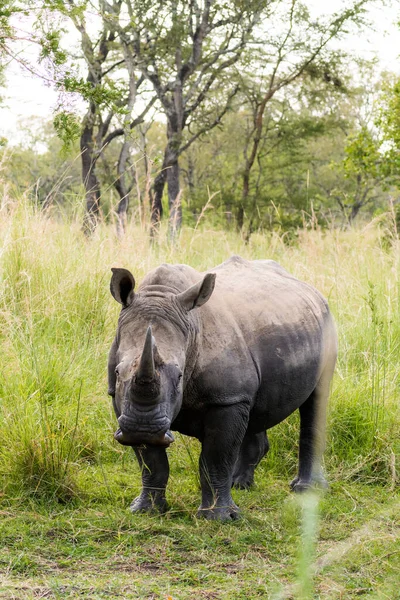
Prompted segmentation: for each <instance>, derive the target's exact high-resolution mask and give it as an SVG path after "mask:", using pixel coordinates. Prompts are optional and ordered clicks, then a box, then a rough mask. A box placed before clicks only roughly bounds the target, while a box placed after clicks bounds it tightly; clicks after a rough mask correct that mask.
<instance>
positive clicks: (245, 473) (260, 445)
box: [232, 431, 269, 490]
mask: <svg viewBox="0 0 400 600" xmlns="http://www.w3.org/2000/svg"><path fill="white" fill-rule="evenodd" d="M268 449H269V442H268V438H267V434H266V433H265V432H264V431H262V432H261V433H249V432H246V435H245V436H244V439H243V442H242V445H241V448H240V452H239V457H238V459H237V461H236V465H235V471H234V474H233V481H232V487H235V488H238V489H241V490H247V489H249V487H250V486H251V485H253V483H254V471H255V468H256V466H257V465H258V463H259V462H260V460H261V459H262V458H263V456H265V455H266V454H267V452H268Z"/></svg>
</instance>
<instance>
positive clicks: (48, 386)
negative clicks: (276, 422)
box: [0, 200, 400, 502]
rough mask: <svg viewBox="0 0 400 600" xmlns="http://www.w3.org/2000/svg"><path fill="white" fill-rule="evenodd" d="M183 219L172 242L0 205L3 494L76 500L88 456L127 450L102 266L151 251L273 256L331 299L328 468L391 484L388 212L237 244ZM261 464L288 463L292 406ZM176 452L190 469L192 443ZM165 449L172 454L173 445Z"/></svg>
mask: <svg viewBox="0 0 400 600" xmlns="http://www.w3.org/2000/svg"><path fill="white" fill-rule="evenodd" d="M206 227H207V218H206V216H205V217H204V220H203V223H202V225H201V226H199V227H198V228H197V229H195V230H190V229H184V230H183V231H182V232H181V234H180V236H179V238H178V239H177V240H176V241H175V244H174V245H173V246H172V245H170V244H169V243H168V240H167V236H166V234H165V232H164V231H161V233H160V238H159V240H158V242H157V243H153V244H150V242H149V236H148V233H147V232H146V231H145V230H144V229H143V228H141V227H138V226H135V225H134V224H130V225H129V226H128V230H127V232H126V235H125V237H124V238H123V239H121V240H118V239H117V238H116V236H115V234H114V231H113V230H112V229H111V228H110V227H107V226H106V225H102V226H100V227H99V228H98V230H97V231H96V233H95V234H94V236H93V238H92V239H90V240H88V239H86V238H85V237H84V236H83V234H82V232H81V230H80V224H79V222H72V223H68V224H67V223H60V222H57V221H56V220H54V219H52V218H51V217H49V216H47V217H46V216H43V215H41V214H40V213H39V212H37V211H36V210H35V209H34V208H32V206H30V205H29V204H28V203H26V202H24V201H22V200H21V202H20V203H18V204H6V205H4V206H3V208H2V209H1V211H0V277H1V286H0V348H1V362H2V364H1V374H0V403H1V404H0V478H1V483H2V488H3V490H4V491H5V497H26V496H35V497H39V498H41V497H43V498H47V499H48V498H51V499H55V500H57V501H59V502H65V501H68V500H70V499H72V498H76V497H79V494H80V493H81V492H82V491H84V490H82V489H81V488H82V484H80V486H79V485H78V483H77V482H78V481H79V482H81V481H82V477H81V476H79V474H82V472H84V470H85V469H86V468H87V465H88V464H91V463H101V462H104V461H105V462H107V461H115V462H116V463H118V461H120V459H121V456H122V454H123V452H124V450H123V449H121V448H119V447H116V445H115V444H114V443H113V441H112V431H113V429H114V427H115V423H114V418H113V415H112V413H111V409H110V403H109V400H108V398H107V396H106V390H107V383H106V363H107V353H108V349H109V347H110V344H111V341H112V338H113V335H114V331H115V325H116V320H117V315H118V306H117V305H116V303H115V302H114V301H113V300H112V298H111V296H110V294H109V291H108V285H109V277H110V267H111V266H117V265H119V266H125V267H128V268H130V269H131V270H132V272H133V273H134V275H135V278H136V280H137V281H140V279H141V278H142V277H143V276H144V274H145V273H146V272H147V271H148V270H149V269H151V268H153V267H155V266H156V265H157V264H159V263H160V262H184V263H188V264H190V265H192V266H193V267H195V268H197V269H200V270H207V269H208V268H210V267H212V266H214V265H216V264H218V263H220V262H222V261H223V260H225V259H226V258H227V257H229V256H230V255H231V254H233V253H238V254H241V255H242V256H243V257H245V258H272V259H275V260H278V261H279V262H280V263H281V264H282V265H283V266H284V267H286V268H287V269H288V270H289V271H290V272H292V273H293V274H294V275H296V276H298V277H299V278H301V279H303V280H306V281H308V282H310V283H312V284H313V285H315V286H316V287H317V288H318V289H319V290H320V291H321V292H322V293H324V294H325V296H326V297H327V298H328V299H329V303H330V306H331V309H332V311H333V313H334V316H335V318H336V322H337V326H338V331H339V338H340V355H339V361H338V366H337V374H336V377H335V381H334V385H333V393H332V400H331V409H330V415H329V438H328V448H327V453H326V468H327V470H328V472H329V475H330V478H331V479H332V478H333V479H335V478H363V479H364V480H367V481H370V482H371V483H383V484H393V481H394V478H395V475H396V469H397V468H398V456H399V436H398V431H399V423H400V414H399V401H398V397H399V387H400V377H399V369H400V366H399V365H400V314H399V313H400V306H399V298H400V296H399V251H400V246H399V242H398V239H397V235H395V232H394V231H393V227H391V225H390V220H388V221H382V222H380V223H378V222H375V223H372V224H370V225H369V226H368V227H364V229H362V230H359V231H355V230H350V231H337V230H332V231H321V230H318V229H311V230H307V229H305V230H303V231H300V232H299V236H298V239H297V241H296V242H295V243H292V245H290V246H287V245H286V244H285V239H284V236H282V237H281V236H279V235H277V234H271V235H261V234H256V235H254V236H252V238H251V239H250V242H249V243H248V244H245V243H244V241H243V240H242V239H241V238H240V237H239V236H237V235H236V234H234V233H226V232H223V231H215V230H212V229H207V228H206ZM270 439H271V450H270V455H269V458H268V459H267V460H266V461H264V462H263V463H262V466H261V468H260V469H261V471H263V470H264V471H265V470H267V469H268V470H269V471H272V472H273V473H275V474H276V475H279V476H281V475H283V476H285V477H287V476H290V475H292V474H293V473H294V470H295V466H296V460H297V458H296V453H297V450H296V448H297V439H298V424H297V417H296V415H294V416H293V417H292V418H290V419H288V421H286V422H285V423H283V424H281V425H280V426H278V427H277V428H276V429H275V430H273V431H271V434H270ZM183 447H184V448H185V452H184V454H183V457H182V453H180V455H179V457H177V458H178V463H180V462H182V461H183V462H185V464H187V465H188V466H190V469H193V470H195V469H196V468H195V466H193V465H194V464H195V463H196V460H195V459H194V458H193V457H195V456H196V452H197V446H196V444H195V443H194V442H193V443H192V442H189V441H188V442H187V443H185V444H184V446H183ZM172 451H173V452H177V451H175V450H172Z"/></svg>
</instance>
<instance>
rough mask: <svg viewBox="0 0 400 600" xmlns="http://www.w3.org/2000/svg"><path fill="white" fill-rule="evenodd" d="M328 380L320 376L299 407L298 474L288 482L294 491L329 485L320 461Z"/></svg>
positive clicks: (323, 447)
mask: <svg viewBox="0 0 400 600" xmlns="http://www.w3.org/2000/svg"><path fill="white" fill-rule="evenodd" d="M329 382H330V378H329V379H327V378H324V377H322V378H321V380H320V382H319V384H318V386H317V387H316V388H315V390H314V391H313V392H312V394H311V395H310V396H309V398H307V400H306V401H305V402H304V404H302V405H301V406H300V408H299V412H300V443H299V470H298V474H297V476H296V477H295V478H294V479H293V481H292V482H291V483H290V487H291V489H292V490H293V491H294V492H304V491H306V490H308V489H310V488H313V487H320V488H327V487H328V483H327V481H326V479H325V477H324V474H323V471H322V466H321V462H322V455H323V452H324V449H325V429H326V406H327V402H328V395H329Z"/></svg>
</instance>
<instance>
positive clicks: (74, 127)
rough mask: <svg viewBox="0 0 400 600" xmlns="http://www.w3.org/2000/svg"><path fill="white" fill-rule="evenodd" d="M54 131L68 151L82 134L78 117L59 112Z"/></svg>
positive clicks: (55, 119)
mask: <svg viewBox="0 0 400 600" xmlns="http://www.w3.org/2000/svg"><path fill="white" fill-rule="evenodd" d="M53 124H54V129H55V131H56V132H57V134H58V135H59V137H60V139H61V140H62V142H63V150H64V151H65V152H66V151H68V150H69V149H70V148H71V146H72V144H73V143H74V142H75V140H77V139H78V138H79V136H80V133H81V129H82V126H81V123H80V120H79V118H78V116H77V115H76V114H75V113H71V112H66V111H63V112H59V113H57V114H56V115H55V117H54V121H53Z"/></svg>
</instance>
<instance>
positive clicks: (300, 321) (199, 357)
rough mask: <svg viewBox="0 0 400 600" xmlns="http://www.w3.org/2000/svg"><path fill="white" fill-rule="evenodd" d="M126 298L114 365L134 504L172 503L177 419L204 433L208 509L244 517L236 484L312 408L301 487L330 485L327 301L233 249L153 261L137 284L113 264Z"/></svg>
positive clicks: (117, 292)
mask: <svg viewBox="0 0 400 600" xmlns="http://www.w3.org/2000/svg"><path fill="white" fill-rule="evenodd" d="M112 271H113V276H112V279H111V284H110V289H111V293H112V295H113V296H114V298H115V299H116V300H117V301H118V302H119V303H121V304H122V310H121V314H120V317H119V321H118V329H117V334H116V337H115V340H114V342H113V344H112V347H111V351H110V355H109V365H108V376H109V394H110V395H111V396H112V398H113V406H114V410H115V413H116V416H117V418H118V422H119V429H118V431H117V432H116V433H115V438H116V439H117V440H118V441H119V442H120V443H121V444H124V445H129V446H132V447H133V448H134V451H135V453H136V456H137V458H138V461H139V464H140V466H141V469H142V484H143V489H142V492H141V494H140V496H139V497H138V498H136V499H135V500H134V501H133V503H132V505H131V510H132V511H133V512H138V511H153V510H154V509H156V510H159V511H161V512H164V511H165V510H166V509H167V502H166V498H165V490H166V486H167V482H168V476H169V465H168V458H167V453H166V448H167V447H168V446H169V444H170V443H171V442H172V441H173V434H172V433H171V430H175V431H179V432H180V433H182V434H185V435H189V436H192V437H195V438H197V439H198V440H199V441H200V442H201V444H202V451H201V455H200V464H199V469H200V481H201V491H202V500H201V505H200V508H199V512H198V514H199V515H201V516H204V517H206V518H208V519H220V520H228V519H236V518H237V517H238V515H239V509H238V507H237V506H236V504H235V503H234V501H233V499H232V496H231V487H239V488H248V487H249V486H250V485H251V484H252V483H253V480H254V470H255V468H256V466H257V464H258V463H259V462H260V460H261V459H262V457H263V456H264V455H265V454H266V452H267V451H268V439H267V436H266V433H265V432H266V430H267V429H269V428H271V427H274V425H276V424H277V423H280V422H281V421H283V420H284V419H286V418H287V417H288V416H289V415H290V414H291V413H293V412H294V411H295V410H296V409H299V411H300V445H299V470H298V475H297V477H296V478H295V479H294V480H293V481H292V483H291V487H292V489H293V490H294V491H296V492H297V491H303V490H305V489H308V488H309V487H311V486H312V485H314V484H316V483H318V484H321V485H324V484H325V483H326V482H325V479H324V477H323V475H322V471H321V456H322V452H323V448H324V431H325V420H326V405H327V401H328V396H329V387H330V381H331V378H332V375H333V371H334V367H335V361H336V355H337V338H336V332H335V326H334V323H333V320H332V317H331V315H330V312H329V309H328V305H327V302H326V300H325V299H324V298H323V297H322V296H321V294H320V293H319V292H318V291H317V290H315V289H314V288H313V287H311V286H310V285H308V284H306V283H303V282H301V281H299V280H297V279H295V278H294V277H292V276H291V275H290V274H289V273H288V272H287V271H285V270H284V269H283V268H282V267H280V266H279V265H278V264H277V263H276V262H274V261H269V260H256V261H251V262H250V261H246V260H243V259H241V258H240V257H237V256H233V257H232V258H230V259H229V260H227V261H226V262H224V263H223V264H221V265H219V266H217V267H215V268H214V269H212V270H211V271H210V272H209V273H207V274H202V273H199V272H197V271H195V270H194V269H192V268H191V267H189V266H186V265H167V264H163V265H161V266H160V267H158V268H156V269H154V270H153V271H151V272H150V273H149V274H148V275H147V276H146V277H145V279H144V280H143V282H142V284H141V285H140V287H139V289H138V291H137V292H135V291H134V288H135V280H134V278H133V276H132V274H131V273H130V272H129V271H128V270H126V269H112Z"/></svg>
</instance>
